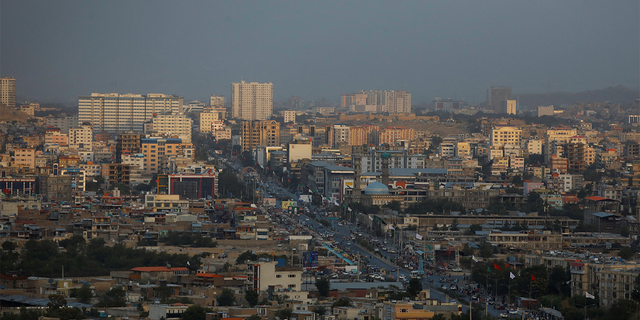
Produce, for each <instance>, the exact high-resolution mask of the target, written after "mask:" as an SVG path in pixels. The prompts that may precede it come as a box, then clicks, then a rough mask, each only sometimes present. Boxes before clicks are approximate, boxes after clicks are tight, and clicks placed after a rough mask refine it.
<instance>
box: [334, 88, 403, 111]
mask: <svg viewBox="0 0 640 320" xmlns="http://www.w3.org/2000/svg"><path fill="white" fill-rule="evenodd" d="M341 103H342V107H349V106H371V107H372V108H365V110H367V111H374V112H389V113H411V93H409V92H407V91H394V90H390V91H389V90H370V91H364V90H363V91H360V92H359V93H345V94H343V95H342V98H341Z"/></svg>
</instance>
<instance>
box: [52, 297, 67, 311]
mask: <svg viewBox="0 0 640 320" xmlns="http://www.w3.org/2000/svg"><path fill="white" fill-rule="evenodd" d="M66 306H67V300H66V299H65V298H64V296H63V295H61V294H50V295H49V303H47V312H53V311H56V310H58V309H60V308H64V307H66Z"/></svg>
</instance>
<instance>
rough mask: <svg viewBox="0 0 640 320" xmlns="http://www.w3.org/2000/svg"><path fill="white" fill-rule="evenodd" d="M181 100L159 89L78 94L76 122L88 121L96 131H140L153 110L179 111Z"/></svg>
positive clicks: (170, 112)
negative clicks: (156, 91) (155, 91)
mask: <svg viewBox="0 0 640 320" xmlns="http://www.w3.org/2000/svg"><path fill="white" fill-rule="evenodd" d="M182 102H183V98H182V97H178V96H175V95H167V94H158V93H150V94H145V95H143V94H131V93H129V94H117V93H106V94H102V93H92V94H91V95H90V96H81V97H80V98H79V103H78V122H80V123H83V122H89V123H91V125H92V126H93V129H94V130H96V131H99V132H102V131H107V132H109V133H115V132H125V131H134V132H142V130H143V124H144V122H145V121H147V120H150V119H151V118H152V117H153V115H154V114H172V113H177V112H180V111H182Z"/></svg>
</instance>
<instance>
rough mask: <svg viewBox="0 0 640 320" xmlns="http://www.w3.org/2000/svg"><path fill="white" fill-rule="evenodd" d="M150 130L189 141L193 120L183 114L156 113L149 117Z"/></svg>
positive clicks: (184, 141)
mask: <svg viewBox="0 0 640 320" xmlns="http://www.w3.org/2000/svg"><path fill="white" fill-rule="evenodd" d="M151 124H152V127H151V130H152V131H153V132H156V133H158V134H161V135H168V136H175V137H177V138H180V139H182V142H183V143H191V127H192V125H193V120H191V118H189V117H187V116H185V115H184V114H156V115H154V116H153V118H151Z"/></svg>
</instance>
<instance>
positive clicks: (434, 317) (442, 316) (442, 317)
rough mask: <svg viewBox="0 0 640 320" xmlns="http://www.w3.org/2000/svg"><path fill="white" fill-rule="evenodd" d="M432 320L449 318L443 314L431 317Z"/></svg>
mask: <svg viewBox="0 0 640 320" xmlns="http://www.w3.org/2000/svg"><path fill="white" fill-rule="evenodd" d="M431 320H447V317H445V316H444V314H442V313H436V314H435V315H434V316H433V317H431Z"/></svg>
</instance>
